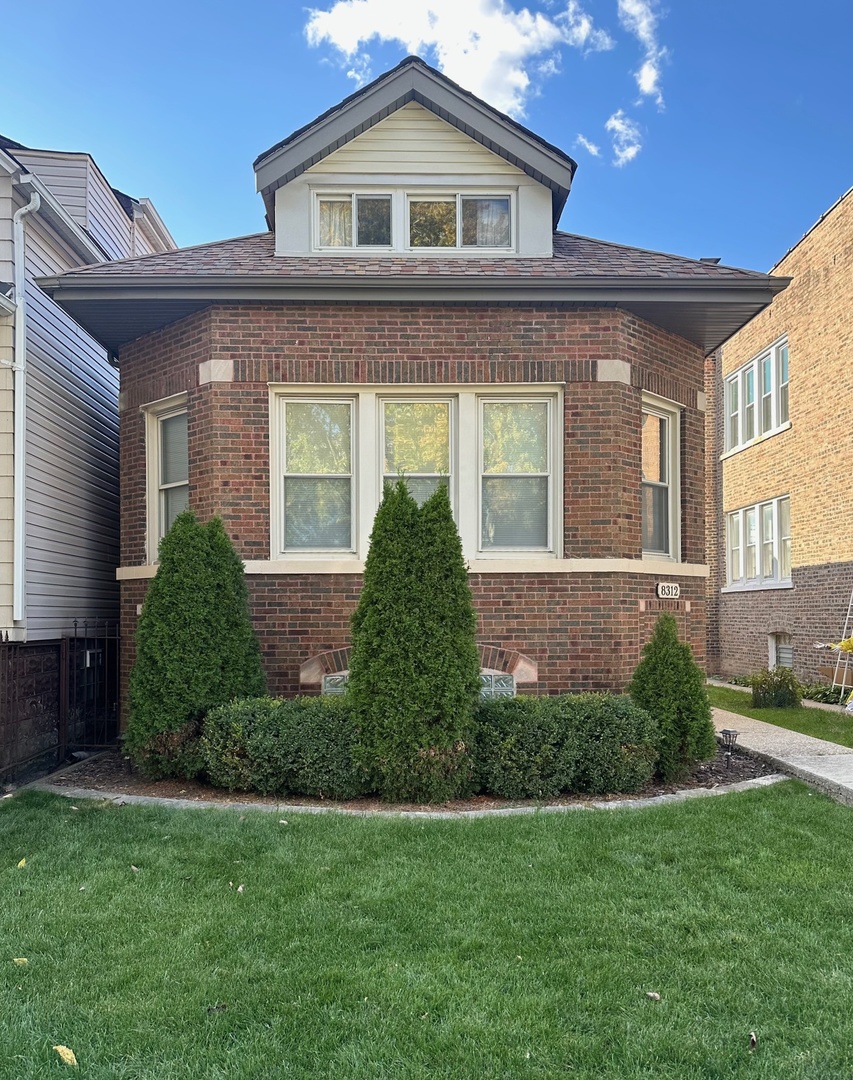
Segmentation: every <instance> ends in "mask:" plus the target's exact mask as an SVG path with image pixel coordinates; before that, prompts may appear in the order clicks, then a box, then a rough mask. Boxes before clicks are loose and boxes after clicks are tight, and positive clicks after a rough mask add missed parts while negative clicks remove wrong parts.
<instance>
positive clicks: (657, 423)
mask: <svg viewBox="0 0 853 1080" xmlns="http://www.w3.org/2000/svg"><path fill="white" fill-rule="evenodd" d="M666 455H667V422H666V419H665V418H664V417H662V416H654V415H653V414H651V413H643V479H644V480H650V481H653V482H654V483H658V484H665V483H666V482H667V480H668V477H667V475H666V473H667V469H666Z"/></svg>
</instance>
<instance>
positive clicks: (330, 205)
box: [314, 189, 515, 253]
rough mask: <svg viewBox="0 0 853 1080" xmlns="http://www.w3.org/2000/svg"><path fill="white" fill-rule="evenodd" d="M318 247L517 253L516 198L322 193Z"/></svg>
mask: <svg viewBox="0 0 853 1080" xmlns="http://www.w3.org/2000/svg"><path fill="white" fill-rule="evenodd" d="M315 198H316V201H315V214H314V236H315V243H314V249H315V250H317V251H328V252H333V251H341V252H343V251H353V250H358V249H364V248H369V249H371V250H372V251H389V252H395V253H405V252H408V251H424V250H432V251H435V250H441V249H443V250H445V251H448V252H451V251H466V252H471V251H477V252H494V253H505V252H509V251H512V250H514V241H513V231H514V226H513V215H514V209H513V206H514V201H515V200H514V197H513V195H511V194H510V193H508V192H507V193H504V194H501V193H499V192H490V191H487V192H485V193H483V194H463V193H462V192H458V191H451V192H448V191H426V190H423V189H421V190H417V191H411V190H409V191H406V190H403V189H395V190H392V191H388V192H369V193H368V192H365V193H363V194H362V193H361V192H329V193H328V194H327V193H325V192H318V193H316V196H315Z"/></svg>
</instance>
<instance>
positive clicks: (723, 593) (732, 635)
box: [707, 190, 853, 680]
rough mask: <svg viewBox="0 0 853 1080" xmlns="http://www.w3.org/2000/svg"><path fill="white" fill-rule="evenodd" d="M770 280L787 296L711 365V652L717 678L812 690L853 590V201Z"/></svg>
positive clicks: (828, 216) (847, 199) (850, 197)
mask: <svg viewBox="0 0 853 1080" xmlns="http://www.w3.org/2000/svg"><path fill="white" fill-rule="evenodd" d="M772 273H774V274H779V275H782V276H784V277H788V278H791V279H792V280H791V284H790V285H789V286H788V288H787V289H786V290H785V291H784V292H782V293H781V294H780V295H778V296H777V297H776V298H775V300H774V301H773V303H772V305H771V306H770V307H768V308H767V309H766V310H765V311H763V312H761V314H759V315H757V316H756V317H755V318H754V319H753V320H752V321H751V322H750V323H748V324H747V325H746V326H745V327H744V328H743V329H742V330H740V331H739V332H738V333H737V334H735V335H734V337H732V338H731V340H729V341H727V342H726V344H725V345H724V346H723V348H722V349H721V350H720V355H719V356H718V357H717V358H716V361H715V362H709V364H708V385H707V391H708V395H709V415H711V413H710V408H711V402H712V401H713V402H714V403H715V408H714V412H713V415H715V416H716V417H717V422H716V424H715V426H714V430H713V432H711V431H710V429H709V453H711V454H713V460H714V462H715V463H716V462H718V463H719V464H718V465H715V468H717V469H718V476H717V486H716V488H714V487H713V486H711V485H710V484H709V505H710V504H716V508H717V510H716V521H715V522H713V523H711V521H710V512H709V540H710V541H711V542H710V544H709V551H708V561H709V564H710V565H711V578H710V583H711V593H710V596H709V603H710V613H709V627H710V629H711V632H710V633H709V650H708V651H709V660H710V662H711V663H712V665H713V666H714V668H715V669H716V670H719V671H720V672H723V673H726V674H746V673H749V672H752V671H755V670H757V669H758V668H761V667H766V666H767V665H768V664H769V665H770V666H773V665H774V664H777V663H778V664H781V663H785V664H786V665H790V664H792V665H793V668H794V671H795V672H796V674H797V675H798V676H799V677H800V678H802V679H804V680H814V679H815V678H817V677H818V674H819V673H818V668H819V666H823V665H826V664H827V663H828V662H829V660H828V658H827V656H826V654H825V653H824V654H821V653H820V652H819V651H818V650H816V649H815V648H814V643H815V642H816V641H822V642H826V641H837V640H838V638H839V636H840V635H841V633H842V631H843V629H844V622H845V618H846V614H847V606H848V603H849V600H850V595H851V589H853V528H851V522H850V519H849V517H848V515H847V510H848V509H849V507H850V469H849V467H848V462H847V457H848V447H849V446H850V442H851V431H853V366H851V364H850V361H849V357H850V355H851V349H853V306H851V299H850V298H851V296H853V190H851V191H848V192H847V194H846V195H844V196H843V197H842V198H841V199H839V200H838V202H837V203H836V204H835V205H834V206H833V207H832V208H831V209H830V210H828V211H827V212H826V213H825V214H824V215H823V217H822V218H821V219H820V221H818V223H817V224H816V225H815V226H814V227H813V228H812V229H811V230H810V231H809V232H808V233H806V235H805V236H804V237H803V239H802V240H800V242H799V243H798V244H797V245H796V246H795V247H793V248H792V249H791V250H790V251H789V252H788V253H787V255H785V257H784V258H783V259H782V260H781V261H780V262H779V263H778V264H777V265H776V266H775V267H774V268H773V271H772ZM711 475H712V474H711V473H710V472H709V480H710V479H711ZM719 492H721V493H722V497H721V498H720V495H719ZM715 609H716V610H715Z"/></svg>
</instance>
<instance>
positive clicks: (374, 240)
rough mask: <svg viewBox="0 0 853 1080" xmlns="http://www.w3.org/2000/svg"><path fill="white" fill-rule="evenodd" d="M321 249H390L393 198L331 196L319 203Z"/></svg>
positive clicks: (388, 196) (380, 196)
mask: <svg viewBox="0 0 853 1080" xmlns="http://www.w3.org/2000/svg"><path fill="white" fill-rule="evenodd" d="M318 202H319V222H318V224H319V246H320V247H321V248H353V247H385V248H387V247H390V246H391V196H390V195H329V196H325V195H324V196H322V197H321V198H320V199H319V200H318Z"/></svg>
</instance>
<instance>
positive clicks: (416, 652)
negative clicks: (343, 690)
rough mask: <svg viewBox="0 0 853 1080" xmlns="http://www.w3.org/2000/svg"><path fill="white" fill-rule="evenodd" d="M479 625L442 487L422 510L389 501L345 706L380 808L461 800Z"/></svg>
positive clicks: (374, 547) (369, 565)
mask: <svg viewBox="0 0 853 1080" xmlns="http://www.w3.org/2000/svg"><path fill="white" fill-rule="evenodd" d="M475 631H476V617H475V615H474V609H473V603H472V599H471V589H470V586H469V584H468V572H467V568H466V566H465V561H464V558H463V556H462V545H461V543H460V540H459V534H458V532H457V531H456V525H455V523H454V521H453V515H452V513H451V508H450V500H449V498H448V494H447V487H446V485H444V484H442V485H440V486H439V488H438V490H437V491H436V492H435V494H434V495H433V496H432V497H431V498H430V499H428V500H427V502H426V503H425V504H424V506H423V508H421V509H419V508H418V505H417V503H416V502H415V500H414V499H413V498H412V496H411V495H410V494H409V491H408V488H407V487H406V484H405V481H403V480H400V481H398V482H397V484H396V485H394V486H393V487H392V486H390V485H386V488H385V493H384V496H383V499H382V503H381V504H380V506H379V510H378V511H377V514H376V519H375V521H374V525H373V532H372V534H371V538H370V549H369V551H368V554H367V560H366V563H365V568H364V587H363V589H362V593H361V597H360V600H359V604H358V608H357V609H356V611H355V613H354V615H353V619H352V651H351V656H350V675H349V687H348V694H347V697H348V700H349V701H350V703H351V705H352V710H353V717H354V719H355V723H356V727H357V730H358V746H357V757H358V760H359V761H360V763H361V764H362V766H363V767H364V769H365V771H366V772H367V773H368V775H369V776H370V778H371V782H372V784H373V785H374V787H375V789H376V790H377V791H378V792H379V794H380V795H381V796H382V798H385V799H390V800H392V801H396V802H408V801H413V802H443V801H446V800H447V799H452V798H454V797H456V796H458V795H461V794H463V793H464V792H465V791H466V790H467V789H468V787H469V784H470V774H471V761H470V739H471V730H472V727H473V712H474V706H475V704H476V701H477V695H478V692H479V685H480V680H479V657H478V652H477V647H476V643H475Z"/></svg>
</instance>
